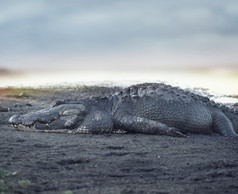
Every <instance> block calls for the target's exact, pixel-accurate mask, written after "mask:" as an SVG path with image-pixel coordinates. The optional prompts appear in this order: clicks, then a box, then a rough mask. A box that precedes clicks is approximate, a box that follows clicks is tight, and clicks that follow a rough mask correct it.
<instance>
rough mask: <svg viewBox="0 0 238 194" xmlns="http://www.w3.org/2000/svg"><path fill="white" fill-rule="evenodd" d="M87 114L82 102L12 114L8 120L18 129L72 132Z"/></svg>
mask: <svg viewBox="0 0 238 194" xmlns="http://www.w3.org/2000/svg"><path fill="white" fill-rule="evenodd" d="M86 115H87V110H86V108H85V106H84V105H82V104H62V105H58V106H55V107H50V108H45V109H42V110H39V111H36V112H32V113H28V114H24V115H14V116H12V117H11V118H10V119H9V122H10V123H11V124H12V125H13V126H14V127H16V128H17V129H19V130H32V131H34V130H44V131H47V130H48V131H56V130H58V131H60V130H62V131H64V132H73V130H74V129H76V128H79V127H80V125H81V124H82V122H83V121H84V119H85V117H86Z"/></svg>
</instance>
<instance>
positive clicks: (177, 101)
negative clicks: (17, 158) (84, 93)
mask: <svg viewBox="0 0 238 194" xmlns="http://www.w3.org/2000/svg"><path fill="white" fill-rule="evenodd" d="M9 122H10V123H11V124H13V125H14V126H15V127H16V128H18V129H23V130H28V131H45V132H68V133H110V132H113V131H115V130H117V129H120V130H123V131H126V132H133V133H145V134H159V135H169V136H176V137H185V135H184V134H186V133H203V134H212V133H213V132H214V133H219V134H220V135H222V136H238V135H237V132H238V114H237V112H236V111H234V110H232V109H229V108H227V107H225V106H224V105H221V104H216V103H214V102H213V101H210V100H209V99H208V98H206V97H202V96H199V95H196V94H193V93H191V92H189V91H185V90H181V89H179V88H175V87H171V86H169V85H165V84H156V83H146V84H138V85H134V86H131V87H129V88H127V89H125V90H122V91H121V92H119V93H117V94H112V95H109V96H108V97H94V98H88V99H87V98H86V99H79V100H76V101H72V100H64V101H57V102H54V103H53V105H52V106H51V107H49V108H46V109H43V110H39V111H36V112H33V113H28V114H25V115H14V116H13V117H11V118H10V119H9Z"/></svg>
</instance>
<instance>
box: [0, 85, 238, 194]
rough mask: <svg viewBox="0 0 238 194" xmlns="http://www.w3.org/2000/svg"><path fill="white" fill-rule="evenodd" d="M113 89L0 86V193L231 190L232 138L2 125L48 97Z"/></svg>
mask: <svg viewBox="0 0 238 194" xmlns="http://www.w3.org/2000/svg"><path fill="white" fill-rule="evenodd" d="M114 90H118V88H111V89H107V88H83V89H80V90H71V89H64V90H57V89H54V90H53V89H52V91H51V92H49V91H47V90H46V91H45V90H44V91H43V92H42V91H37V90H36V91H35V90H34V91H28V90H24V92H23V93H22V91H20V90H19V91H18V90H17V91H15V90H2V91H1V94H0V115H1V117H0V118H1V120H0V193H1V191H2V192H3V193H67V194H70V193H160V194H162V193H238V139H237V138H225V137H220V136H218V135H213V136H208V135H189V137H188V138H175V137H167V136H153V135H143V134H101V135H92V134H76V135H75V134H56V133H35V132H21V131H17V130H15V129H14V128H13V127H12V126H10V125H9V124H8V119H9V118H10V117H11V116H12V115H14V114H16V113H18V114H19V113H26V112H30V111H33V110H38V109H41V108H44V107H46V106H49V103H50V102H52V100H53V99H65V98H77V97H78V96H80V95H81V96H90V95H91V94H97V93H99V92H100V93H104V94H106V93H108V92H110V91H114ZM19 94H21V95H20V96H19Z"/></svg>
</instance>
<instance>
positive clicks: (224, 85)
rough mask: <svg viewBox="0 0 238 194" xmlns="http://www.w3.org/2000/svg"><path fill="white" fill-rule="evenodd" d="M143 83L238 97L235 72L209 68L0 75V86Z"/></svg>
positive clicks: (229, 100)
mask: <svg viewBox="0 0 238 194" xmlns="http://www.w3.org/2000/svg"><path fill="white" fill-rule="evenodd" d="M143 82H163V83H166V84H171V85H173V86H179V87H181V88H191V89H194V88H196V89H199V91H200V92H201V93H210V94H214V95H215V96H216V97H218V98H216V101H220V102H227V103H235V102H238V99H235V98H227V97H226V96H229V95H238V72H234V71H230V70H229V71H228V70H210V71H207V70H206V71H205V70H204V71H203V70H202V71H201V70H200V71H189V70H187V71H170V70H167V71H165V70H163V71H158V70H156V71H138V72H133V71H130V72H123V71H72V72H60V71H59V72H28V73H24V74H19V75H11V76H7V75H4V76H3V75H0V87H2V88H5V87H34V88H36V87H51V86H64V87H79V86H83V85H88V86H92V85H97V86H122V87H126V86H129V85H131V84H136V83H143Z"/></svg>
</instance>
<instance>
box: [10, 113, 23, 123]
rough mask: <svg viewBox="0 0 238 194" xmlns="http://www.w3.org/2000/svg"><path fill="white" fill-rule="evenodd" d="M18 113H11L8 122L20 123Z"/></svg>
mask: <svg viewBox="0 0 238 194" xmlns="http://www.w3.org/2000/svg"><path fill="white" fill-rule="evenodd" d="M20 117H21V116H20V115H13V116H12V117H11V118H10V119H9V122H10V123H11V124H20V123H21V119H20Z"/></svg>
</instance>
